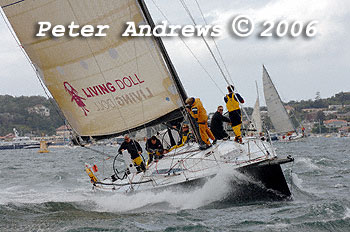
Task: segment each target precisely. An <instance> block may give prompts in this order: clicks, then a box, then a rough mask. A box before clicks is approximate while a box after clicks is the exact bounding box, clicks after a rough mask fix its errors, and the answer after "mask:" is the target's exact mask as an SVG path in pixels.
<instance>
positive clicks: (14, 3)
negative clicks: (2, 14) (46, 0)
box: [1, 0, 25, 8]
mask: <svg viewBox="0 0 350 232" xmlns="http://www.w3.org/2000/svg"><path fill="white" fill-rule="evenodd" d="M23 1H25V0H19V1H16V2H13V3H10V4H7V5H4V6H2V7H1V8H6V7H9V6H12V5H16V4H18V3H20V2H23Z"/></svg>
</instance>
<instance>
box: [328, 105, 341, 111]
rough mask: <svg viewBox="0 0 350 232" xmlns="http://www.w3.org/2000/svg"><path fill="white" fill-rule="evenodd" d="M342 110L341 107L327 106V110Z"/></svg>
mask: <svg viewBox="0 0 350 232" xmlns="http://www.w3.org/2000/svg"><path fill="white" fill-rule="evenodd" d="M342 108H343V106H342V105H329V106H328V109H330V110H341V109H342Z"/></svg>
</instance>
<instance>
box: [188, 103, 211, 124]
mask: <svg viewBox="0 0 350 232" xmlns="http://www.w3.org/2000/svg"><path fill="white" fill-rule="evenodd" d="M191 115H192V117H193V118H195V119H196V121H197V122H198V123H207V122H208V115H207V111H206V110H205V109H204V107H203V104H202V102H201V100H200V99H199V98H196V99H195V100H194V103H193V105H192V107H191Z"/></svg>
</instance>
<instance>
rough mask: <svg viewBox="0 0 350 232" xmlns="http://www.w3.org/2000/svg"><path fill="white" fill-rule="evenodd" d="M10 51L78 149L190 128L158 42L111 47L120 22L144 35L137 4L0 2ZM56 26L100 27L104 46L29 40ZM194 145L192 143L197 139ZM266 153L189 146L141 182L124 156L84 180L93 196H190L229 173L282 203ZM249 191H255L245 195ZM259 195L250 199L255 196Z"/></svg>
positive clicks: (229, 144)
mask: <svg viewBox="0 0 350 232" xmlns="http://www.w3.org/2000/svg"><path fill="white" fill-rule="evenodd" d="M0 3H1V5H2V8H3V11H4V12H5V14H6V16H7V19H8V21H9V23H10V24H11V26H12V28H13V31H14V33H15V35H16V36H17V38H18V41H19V45H20V47H21V48H23V52H24V53H25V54H26V55H27V56H28V58H29V59H30V61H31V64H32V66H33V68H34V70H35V72H36V74H37V76H38V78H39V80H40V81H42V82H43V83H44V84H45V86H46V87H47V89H48V90H49V91H50V93H51V95H52V96H53V97H54V99H55V100H56V102H57V105H58V106H59V108H60V109H61V110H62V112H63V114H64V116H65V118H66V119H67V121H68V123H69V124H70V126H71V127H72V128H73V130H74V131H75V133H76V134H77V135H78V136H79V138H80V140H90V139H91V138H92V139H94V140H100V139H106V138H111V137H116V136H120V135H123V134H126V133H131V132H133V131H137V130H140V129H144V128H147V127H150V126H154V125H158V124H161V123H163V124H165V123H167V122H170V121H173V120H180V121H181V120H182V121H189V122H190V124H191V127H192V131H193V133H195V134H196V130H195V126H194V122H193V121H192V120H191V118H190V117H189V116H188V115H187V112H186V111H185V110H184V106H185V103H184V102H185V99H186V98H187V94H186V91H185V89H184V88H183V86H182V83H181V80H180V78H179V77H178V75H177V72H176V70H175V68H174V65H173V64H172V62H171V60H170V58H169V56H168V53H167V50H166V49H165V47H164V45H163V43H162V40H161V39H160V38H159V37H121V34H122V33H123V30H124V29H125V25H126V22H128V21H133V22H135V24H137V25H141V24H148V25H150V26H151V27H152V28H154V26H155V25H154V23H153V21H152V18H151V15H150V13H149V11H148V9H147V6H146V4H145V2H144V1H143V0H137V1H136V0H119V1H110V0H99V1H95V0H84V1H83V0H76V1H59V0H51V1H44V0H26V1H17V2H14V1H13V0H0ZM42 21H50V22H51V23H55V24H60V25H69V24H70V23H71V22H73V21H74V22H75V23H76V24H79V25H87V24H89V25H109V26H110V28H109V30H108V33H107V36H106V37H101V38H73V37H60V38H53V37H50V36H46V37H40V38H38V37H35V36H33V35H35V34H36V33H35V30H36V29H37V28H36V27H34V25H36V24H37V23H38V22H42ZM197 138H198V135H197ZM291 161H293V159H292V158H279V157H277V154H276V152H275V150H274V148H273V147H272V144H270V143H268V142H266V141H262V140H261V139H260V138H254V137H250V138H244V139H243V143H242V144H239V143H235V142H234V141H233V140H228V141H219V142H217V143H216V144H215V145H214V146H212V147H211V148H209V149H207V150H204V151H203V150H200V149H199V145H198V143H189V144H186V145H185V146H183V147H181V148H179V149H174V150H173V151H171V152H169V153H167V154H166V155H165V157H164V158H163V159H161V160H159V161H158V162H154V163H152V164H151V165H150V166H149V167H148V169H147V170H146V171H145V172H139V171H137V169H136V168H135V167H134V166H133V164H132V162H131V159H130V155H129V154H128V153H127V152H126V151H124V152H123V154H121V155H120V154H116V155H115V158H114V162H113V167H111V170H110V172H109V175H112V174H113V175H114V177H115V178H109V176H107V178H103V177H100V178H96V176H95V174H94V172H95V171H94V169H91V166H89V165H86V172H87V173H88V175H89V176H90V178H91V180H92V182H93V188H94V189H99V190H107V191H109V190H110V191H115V192H121V193H130V192H135V191H146V190H160V189H164V188H166V189H168V188H171V187H174V186H179V185H180V186H187V187H192V186H198V185H200V184H201V183H203V182H205V181H206V180H208V179H210V178H212V177H213V176H215V175H216V174H217V173H218V172H219V171H220V170H222V169H228V170H229V171H230V172H231V173H232V175H234V172H236V171H239V172H241V173H243V174H244V175H246V176H247V177H248V178H249V180H251V181H249V184H248V185H247V186H245V187H244V193H245V195H248V193H249V191H251V190H254V191H252V195H253V197H254V199H256V198H258V196H259V194H260V193H261V195H264V196H267V195H273V196H275V197H276V198H286V197H290V196H291V192H290V190H289V188H288V185H287V183H286V180H285V177H284V175H283V172H282V169H281V166H280V164H283V163H287V162H291ZM252 185H253V186H255V187H252ZM257 187H259V188H260V190H261V191H260V193H259V194H258V193H257V191H256V189H257Z"/></svg>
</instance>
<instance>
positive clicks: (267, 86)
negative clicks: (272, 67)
mask: <svg viewBox="0 0 350 232" xmlns="http://www.w3.org/2000/svg"><path fill="white" fill-rule="evenodd" d="M263 85H264V95H265V101H266V105H267V111H268V114H269V116H270V119H271V122H272V124H273V126H274V127H275V130H276V132H289V131H295V129H294V127H293V124H292V122H291V120H290V118H289V116H288V114H287V111H286V109H285V108H284V106H283V103H282V101H281V98H280V96H279V95H278V92H277V90H276V88H275V86H274V84H273V83H272V80H271V78H270V76H269V74H268V72H267V70H266V69H265V66H263Z"/></svg>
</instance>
